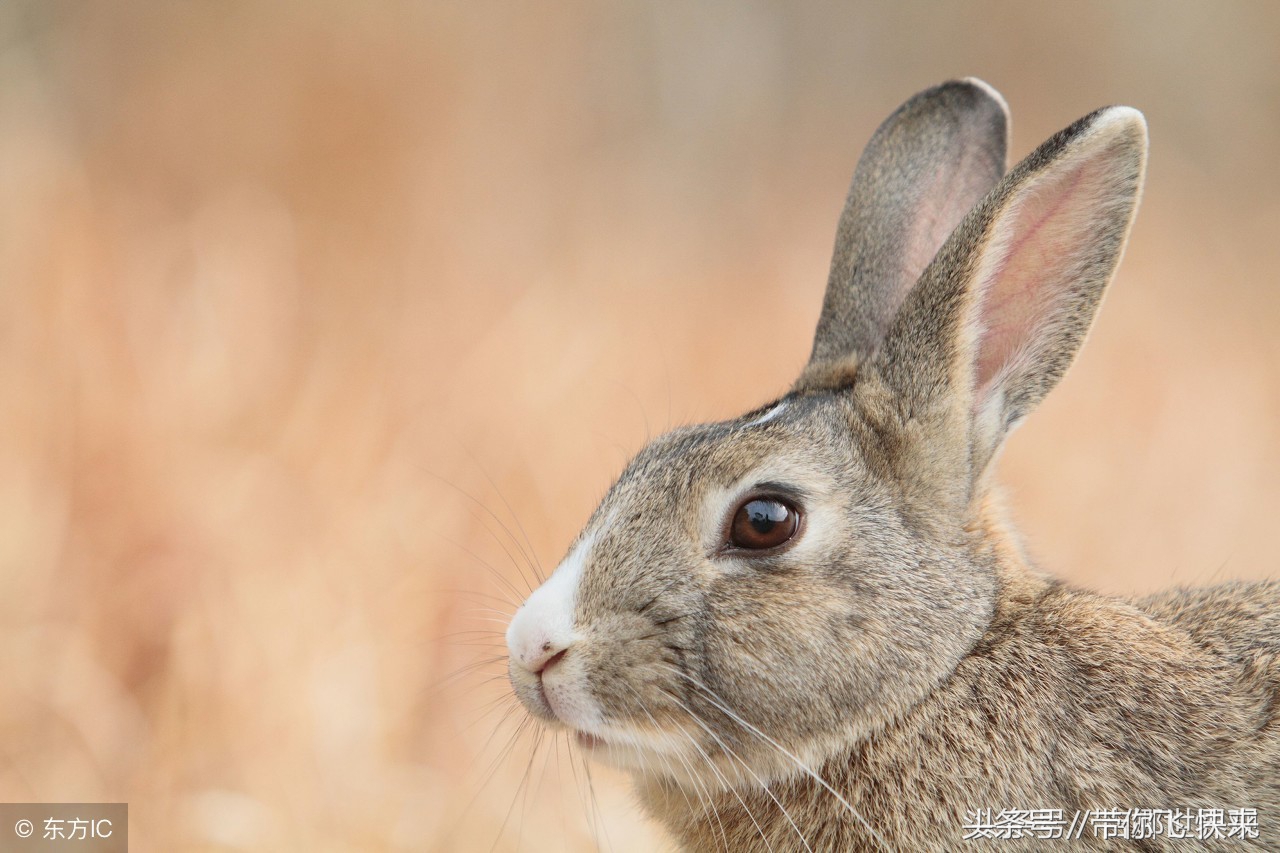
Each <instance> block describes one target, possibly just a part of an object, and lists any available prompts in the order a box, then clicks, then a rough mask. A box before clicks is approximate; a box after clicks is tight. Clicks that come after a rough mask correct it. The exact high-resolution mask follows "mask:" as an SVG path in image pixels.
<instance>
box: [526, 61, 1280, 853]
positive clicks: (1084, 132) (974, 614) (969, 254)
mask: <svg viewBox="0 0 1280 853" xmlns="http://www.w3.org/2000/svg"><path fill="white" fill-rule="evenodd" d="M1008 121H1009V119H1008V109H1007V107H1006V105H1005V102H1004V100H1003V98H1002V97H1001V96H1000V95H999V94H998V93H997V92H996V91H995V90H994V89H992V88H991V87H990V86H988V85H987V84H985V83H983V82H981V81H979V80H976V79H971V78H970V79H963V80H953V81H950V82H946V83H943V84H941V85H939V86H937V87H934V88H932V89H928V90H926V91H924V92H921V93H919V94H917V95H915V96H914V97H912V98H911V99H910V100H908V101H907V102H906V103H905V104H903V105H902V106H901V107H899V108H898V110H897V111H896V112H894V113H893V114H892V115H891V116H890V117H889V118H888V119H887V120H886V121H885V122H884V124H882V125H881V126H880V128H879V129H878V130H877V131H876V132H875V134H874V135H873V136H872V138H871V141H870V143H869V144H868V146H867V148H866V151H865V153H864V154H863V155H862V158H861V160H860V161H859V163H858V166H857V169H856V171H855V174H854V176H853V181H852V185H851V188H850V190H849V194H848V197H847V201H846V202H845V205H844V209H843V212H842V214H841V216H840V221H839V225H838V229H837V237H836V244H835V252H834V257H833V260H832V263H831V271H830V276H829V280H828V284H827V290H826V295H825V297H824V301H823V306H822V311H821V316H820V317H819V319H818V323H817V330H816V334H815V338H814V342H813V350H812V352H811V355H810V358H809V361H808V363H807V365H806V366H805V367H804V369H803V371H802V372H801V374H800V377H799V379H798V380H797V381H796V382H795V385H794V386H793V387H792V388H791V389H790V390H789V391H788V393H786V394H785V395H784V396H782V397H781V398H779V399H776V400H773V401H772V402H770V403H769V404H767V405H765V406H762V407H760V408H757V409H755V410H753V411H751V412H748V413H747V414H745V415H743V416H742V417H739V418H736V419H734V420H730V421H726V422H722V423H713V424H707V425H701V426H689V427H682V428H678V429H676V430H674V431H673V432H670V433H668V434H666V435H663V436H661V437H659V438H657V439H656V440H654V441H652V442H651V443H650V444H648V445H647V446H646V447H644V448H643V449H642V450H641V451H640V452H639V453H638V454H637V455H636V456H635V457H634V459H632V460H631V461H630V462H629V463H628V464H627V465H626V467H625V470H624V471H623V473H622V474H621V475H620V476H619V478H618V480H617V482H616V483H614V485H613V486H612V487H611V488H610V490H609V491H608V493H607V494H606V496H605V497H604V499H603V501H602V502H601V503H600V505H599V507H598V508H597V509H596V510H595V511H594V513H593V514H592V515H591V517H590V518H589V519H588V521H587V523H586V525H585V527H584V528H583V530H582V532H581V534H580V535H579V536H578V537H577V539H576V540H575V541H574V543H573V544H572V546H571V547H570V548H569V550H568V553H567V556H566V557H565V558H564V560H563V561H562V562H561V563H560V564H559V565H558V566H557V568H556V569H555V571H554V572H553V574H552V575H551V576H550V577H549V578H548V579H547V580H546V582H545V583H544V584H543V585H542V586H540V587H538V588H537V589H536V590H535V591H534V592H533V593H532V594H531V595H530V596H529V597H528V599H527V600H526V601H525V602H524V603H523V605H522V606H521V607H520V609H519V610H518V611H517V612H516V613H515V615H514V616H513V617H512V620H511V622H510V624H509V626H508V629H507V632H506V642H507V646H508V651H509V662H508V674H509V678H510V682H511V685H512V687H513V689H514V692H515V694H516V695H517V697H518V698H519V700H520V701H521V702H522V704H523V705H524V706H525V708H526V709H527V710H528V711H529V712H530V713H531V714H532V715H533V716H534V717H536V718H538V719H539V720H541V721H543V722H545V723H546V725H548V726H552V727H557V728H560V729H563V730H568V731H569V732H570V733H571V734H572V735H573V736H574V737H575V738H576V741H577V743H578V744H579V745H580V746H581V747H582V749H583V750H585V751H586V752H587V753H588V754H589V755H590V756H591V757H592V758H593V759H595V760H599V761H602V762H604V763H606V764H609V765H612V766H614V767H618V768H622V769H623V770H626V771H628V772H629V774H630V775H631V777H632V778H633V780H634V785H635V789H636V793H637V795H638V799H639V801H640V803H641V804H642V806H643V808H644V809H645V811H646V812H647V813H648V814H649V815H651V816H652V818H654V819H655V820H656V821H658V822H659V823H661V824H662V825H663V826H664V827H665V828H666V830H667V831H669V833H670V834H671V836H672V837H673V838H674V840H675V841H676V842H677V843H678V844H679V845H680V846H681V847H682V848H683V849H687V850H725V851H742V850H773V851H785V850H797V851H798V850H811V851H819V850H839V851H847V850H868V851H880V850H897V851H903V850H913V851H914V850H955V849H965V850H968V849H975V850H980V849H991V850H1002V851H1008V850H1019V849H1041V848H1044V847H1046V846H1047V847H1049V848H1050V849H1054V848H1063V849H1104V848H1106V849H1110V848H1111V847H1113V846H1115V845H1117V844H1120V845H1127V846H1129V847H1132V848H1133V849H1141V850H1164V849H1187V847H1188V846H1190V847H1194V848H1196V849H1216V848H1217V847H1221V848H1223V849H1233V850H1234V849H1241V847H1242V846H1243V847H1253V848H1255V849H1256V848H1262V849H1272V850H1280V582H1275V581H1272V582H1260V583H1229V584H1225V585H1222V586H1217V587H1213V588H1209V589H1179V590H1174V591H1170V592H1165V593H1161V594H1158V595H1153V596H1150V597H1147V598H1140V599H1134V600H1130V599H1124V598H1118V597H1113V596H1106V595H1101V594H1097V593H1094V592H1090V591H1087V590H1084V589H1078V588H1075V587H1072V586H1070V585H1068V584H1066V583H1064V582H1062V581H1060V580H1056V579H1054V578H1052V577H1049V576H1047V575H1046V574H1044V573H1042V572H1041V571H1040V570H1038V569H1037V568H1036V567H1035V566H1034V565H1033V564H1032V562H1031V560H1030V559H1029V558H1028V557H1027V555H1026V553H1025V551H1024V548H1023V546H1022V544H1021V541H1020V539H1019V537H1018V535H1017V533H1016V532H1015V531H1014V529H1013V528H1012V527H1011V525H1010V523H1009V522H1008V521H1007V520H1006V518H1005V513H1004V511H1003V510H1002V504H1001V499H1000V495H999V492H998V490H997V487H996V485H995V484H994V482H993V477H992V470H993V467H994V466H993V461H994V460H995V458H996V456H997V455H998V453H999V451H1000V448H1001V446H1002V444H1003V442H1004V440H1005V438H1006V436H1007V435H1008V434H1009V433H1010V431H1011V430H1012V429H1013V428H1014V427H1015V426H1017V425H1018V424H1020V423H1021V422H1022V420H1023V418H1025V417H1026V415H1027V414H1028V413H1029V412H1030V411H1031V410H1032V409H1033V408H1034V407H1035V405H1036V404H1037V403H1039V402H1040V400H1041V399H1042V398H1043V397H1044V396H1045V394H1047V393H1048V392H1049V390H1050V389H1051V388H1053V386H1054V385H1055V384H1056V383H1057V382H1058V380H1059V379H1061V378H1062V375H1063V373H1064V372H1065V371H1066V370H1067V368H1068V366H1069V365H1070V364H1071V362H1072V360H1073V358H1074V357H1075V354H1076V352H1077V351H1078V350H1079V348H1080V345H1081V344H1082V343H1083V341H1084V338H1085V336H1086V334H1087V332H1088V330H1089V327H1090V325H1091V323H1092V320H1093V317H1094V314H1095V312H1096V311H1097V308H1098V305H1099V303H1100V302H1101V300H1102V295H1103V292H1104V291H1105V290H1106V287H1107V284H1108V283H1109V281H1110V280H1111V278H1112V275H1113V273H1114V271H1115V269H1116V266H1117V264H1118V262H1119V258H1120V255H1121V253H1122V250H1123V248H1124V245H1125V242H1126V239H1127V237H1128V233H1129V229H1130V225H1131V223H1132V221H1133V217H1134V213H1135V211H1136V208H1137V203H1138V197H1139V194H1140V192H1141V189H1142V183H1143V177H1144V173H1145V165H1146V152H1147V130H1146V123H1145V120H1144V118H1143V116H1142V114H1141V113H1140V112H1138V111H1137V110H1134V109H1132V108H1128V107H1108V108H1104V109H1100V110H1098V111H1096V112H1093V113H1090V114H1089V115H1087V116H1085V117H1084V118H1081V119H1080V120H1079V121H1076V122H1075V123H1074V124H1072V125H1070V126H1069V127H1067V128H1066V129H1065V130H1062V131H1061V132H1059V133H1057V134H1056V135H1054V136H1053V137H1052V138H1050V139H1049V140H1048V141H1047V142H1045V143H1044V144H1043V145H1041V146H1040V147H1039V148H1038V149H1036V150H1035V151H1034V152H1033V153H1032V154H1031V155H1030V156H1028V157H1027V158H1026V159H1025V160H1023V161H1022V162H1021V163H1019V164H1018V165H1017V166H1016V167H1015V168H1013V170H1012V171H1009V172H1008V173H1007V174H1006V168H1005V163H1006V139H1007V136H1008ZM986 809H989V810H991V814H992V815H998V814H999V811H1000V810H1002V809H1021V810H1029V809H1056V810H1062V811H1061V814H1062V815H1064V817H1063V818H1062V820H1061V824H1066V822H1067V819H1068V818H1069V819H1070V820H1071V821H1072V822H1073V823H1072V825H1071V827H1069V828H1067V829H1065V830H1064V829H1062V827H1061V826H1059V830H1058V831H1057V833H1056V834H1057V835H1058V836H1060V837H1057V838H1053V837H1047V838H1046V837H1043V836H1040V837H1031V836H1029V835H1027V834H1025V833H1023V834H1021V835H1019V834H1018V833H1011V836H1012V837H1007V838H1001V837H995V836H993V835H992V834H984V833H983V832H981V831H980V830H981V821H980V820H978V819H977V818H975V815H980V814H982V810H986ZM1099 809H1115V810H1122V811H1125V812H1126V813H1127V810H1131V809H1160V810H1174V809H1179V810H1189V811H1188V812H1186V813H1191V814H1196V813H1197V811H1196V810H1198V809H1224V810H1228V811H1230V812H1231V813H1232V814H1238V815H1242V816H1244V817H1243V818H1242V820H1243V823H1242V824H1240V825H1238V826H1236V829H1237V830H1238V833H1237V834H1238V835H1240V836H1242V837H1237V838H1233V839H1230V840H1228V839H1225V838H1215V837H1212V836H1213V835H1214V834H1215V833H1214V832H1213V831H1209V832H1208V833H1206V835H1207V836H1210V837H1205V838H1202V839H1196V837H1195V833H1194V832H1193V833H1191V839H1192V840H1189V841H1184V840H1181V839H1180V838H1179V837H1176V836H1177V835H1179V834H1185V830H1186V829H1187V827H1186V826H1185V825H1183V824H1179V825H1178V826H1176V827H1175V825H1174V823H1173V817H1170V816H1169V815H1167V814H1160V815H1158V818H1159V821H1158V823H1159V825H1158V827H1157V828H1156V829H1155V830H1152V829H1150V827H1148V829H1147V830H1145V831H1135V832H1133V833H1127V832H1126V835H1127V836H1128V837H1125V835H1120V834H1119V833H1113V834H1112V837H1110V838H1108V837H1106V836H1107V833H1106V832H1105V831H1104V832H1099V830H1098V824H1096V823H1093V824H1090V825H1089V830H1088V831H1084V827H1085V826H1086V823H1085V819H1086V818H1087V815H1088V813H1089V810H1095V811H1094V814H1095V816H1096V810H1099ZM1237 810H1238V811H1237ZM1248 810H1256V811H1254V812H1253V813H1252V814H1253V816H1254V817H1255V818H1256V824H1255V825H1254V830H1255V831H1252V832H1251V831H1248V829H1249V827H1248V824H1249V823H1250V821H1249V820H1248V814H1249V812H1248ZM1048 814H1051V815H1056V814H1058V813H1056V812H1050V813H1048ZM1082 815H1083V816H1082ZM1077 817H1080V818H1081V820H1080V822H1079V824H1078V825H1079V827H1080V829H1076V824H1075V823H1074V821H1075V819H1076V818H1077ZM1182 817H1185V813H1184V814H1183V815H1182ZM1184 823H1185V821H1184ZM1242 827H1243V828H1242ZM966 828H967V829H966ZM1175 829H1176V830H1177V832H1175ZM1048 834H1049V835H1052V834H1054V833H1053V832H1050V833H1048Z"/></svg>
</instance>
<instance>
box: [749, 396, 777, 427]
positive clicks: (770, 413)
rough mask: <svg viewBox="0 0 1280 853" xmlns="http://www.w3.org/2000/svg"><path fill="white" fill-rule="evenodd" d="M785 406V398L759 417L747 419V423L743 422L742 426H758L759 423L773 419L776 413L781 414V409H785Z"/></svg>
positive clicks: (765, 422)
mask: <svg viewBox="0 0 1280 853" xmlns="http://www.w3.org/2000/svg"><path fill="white" fill-rule="evenodd" d="M786 408H787V401H786V400H783V401H782V402H781V403H779V404H778V405H776V406H774V407H773V408H772V409H770V410H769V411H767V412H765V413H764V414H763V415H761V416H760V417H758V418H756V419H755V420H753V421H748V422H747V423H745V424H743V425H742V426H743V428H744V429H745V428H747V427H755V426H760V425H761V424H767V423H768V422H769V421H771V420H773V419H774V418H776V417H777V416H778V415H780V414H782V413H783V411H785V410H786Z"/></svg>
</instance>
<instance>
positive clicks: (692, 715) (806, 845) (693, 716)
mask: <svg viewBox="0 0 1280 853" xmlns="http://www.w3.org/2000/svg"><path fill="white" fill-rule="evenodd" d="M663 692H664V693H665V692H666V691H663ZM666 695H667V697H668V698H670V699H671V701H673V702H675V703H676V704H677V705H679V706H680V707H681V708H683V709H684V711H685V713H686V714H688V715H689V717H690V719H692V720H693V721H694V722H695V723H697V724H698V725H699V726H701V727H702V729H703V731H705V732H706V733H707V734H708V735H710V736H711V737H712V739H713V740H715V742H716V743H717V744H719V745H720V748H721V749H723V750H724V751H725V752H726V753H728V754H729V755H730V756H731V757H733V758H734V759H736V760H737V762H738V763H739V764H741V765H742V769H743V770H746V771H747V772H748V773H750V774H751V778H753V779H755V780H756V783H757V784H759V785H760V787H761V788H762V789H764V792H765V793H766V794H768V795H769V799H771V800H773V802H774V803H775V804H776V805H777V806H778V808H779V809H781V810H782V814H783V816H784V817H785V818H786V819H787V823H789V824H791V828H792V829H794V830H795V832H796V835H797V836H799V838H800V843H801V844H803V845H804V849H805V850H808V851H809V853H813V848H811V847H810V846H809V842H808V841H807V840H805V837H804V833H803V832H801V831H800V827H799V826H797V825H796V822H795V821H794V820H792V818H791V813H790V812H788V811H787V807H786V806H784V805H783V804H782V801H781V800H779V799H778V798H777V797H776V796H775V795H774V793H773V791H772V790H770V788H769V785H768V784H767V783H766V782H765V781H764V780H763V779H761V778H760V776H759V775H757V774H756V772H755V771H754V770H752V769H751V766H750V765H749V764H747V762H746V761H745V760H743V758H742V756H740V755H739V754H738V753H737V752H735V751H734V750H733V748H732V747H730V746H729V744H727V743H725V742H724V739H723V738H721V737H720V736H719V735H717V734H716V733H715V732H714V731H712V730H711V728H710V726H708V725H707V724H706V723H705V722H703V720H702V719H701V718H700V717H699V716H698V714H696V713H695V712H694V710H693V709H692V708H690V707H689V706H688V705H686V704H684V703H683V702H681V701H680V700H679V699H678V698H677V697H676V696H674V695H673V694H671V693H667V694H666Z"/></svg>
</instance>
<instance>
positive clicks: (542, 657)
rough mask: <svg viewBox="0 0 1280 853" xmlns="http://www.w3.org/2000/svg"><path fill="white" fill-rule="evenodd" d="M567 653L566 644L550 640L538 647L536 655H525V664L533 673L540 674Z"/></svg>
mask: <svg viewBox="0 0 1280 853" xmlns="http://www.w3.org/2000/svg"><path fill="white" fill-rule="evenodd" d="M568 653H569V647H568V646H562V645H557V644H555V643H552V642H550V641H547V642H545V643H543V644H542V645H541V646H540V647H539V648H538V653H537V654H536V655H529V656H526V657H525V666H526V667H528V668H529V671H530V672H532V673H533V674H534V675H541V674H542V673H543V672H545V671H546V670H548V669H550V668H551V667H553V666H555V665H556V664H558V663H559V662H560V661H561V660H563V659H564V656H565V655H566V654H568Z"/></svg>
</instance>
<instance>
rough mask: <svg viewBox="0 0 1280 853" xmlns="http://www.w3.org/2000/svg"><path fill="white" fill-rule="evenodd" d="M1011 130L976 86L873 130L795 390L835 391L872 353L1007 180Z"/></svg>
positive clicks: (993, 95)
mask: <svg viewBox="0 0 1280 853" xmlns="http://www.w3.org/2000/svg"><path fill="white" fill-rule="evenodd" d="M1008 126H1009V114H1008V108H1007V107H1006V106H1005V102H1004V99H1003V98H1001V97H1000V95H999V93H997V92H996V91H995V90H994V89H992V88H991V87H990V86H988V85H987V84H986V83H983V82H982V81H980V80H975V79H966V80H953V81H950V82H947V83H943V84H942V85H940V86H936V87H934V88H932V89H927V90H925V91H923V92H921V93H920V94H918V95H916V96H915V97H913V98H911V100H909V101H907V102H906V103H905V104H903V105H902V106H901V107H899V108H898V109H897V111H896V112H894V113H893V115H891V116H889V118H887V119H886V120H885V122H884V124H882V125H880V127H879V129H878V130H876V132H875V134H874V135H873V136H872V137H871V141H870V142H869V143H868V144H867V148H866V151H864V152H863V154H862V158H861V159H860V160H859V161H858V168H857V170H856V171H855V172H854V175H853V181H852V183H851V185H850V187H849V195H848V197H847V198H846V200H845V204H844V211H843V212H842V213H841V215H840V224H839V226H838V227H837V230H836V245H835V253H834V256H833V257H832V259H831V273H830V276H829V278H828V281H827V293H826V297H825V299H824V300H823V304H822V315H821V317H820V318H819V320H818V329H817V333H816V334H815V336H814V342H813V354H812V356H811V357H810V361H809V366H808V367H807V368H806V369H805V373H804V375H803V376H802V377H801V379H800V381H799V382H798V383H797V387H798V388H799V387H804V388H808V387H815V386H831V385H835V386H838V385H840V384H842V382H841V376H842V375H844V376H845V377H846V378H847V376H848V375H850V374H851V373H852V368H853V367H856V364H857V362H858V361H859V360H863V359H866V358H867V357H869V356H870V355H871V353H873V352H874V351H875V350H876V348H877V347H878V346H879V344H880V341H881V339H882V338H883V336H884V331H885V328H886V327H887V326H888V324H889V322H890V321H891V320H892V319H893V316H894V314H895V313H896V312H897V310H898V308H899V306H900V305H901V304H902V300H903V298H904V297H905V296H906V294H907V291H908V290H910V288H911V286H912V285H913V284H915V282H916V280H917V279H918V278H919V277H920V274H921V272H923V271H924V268H925V266H926V265H927V264H928V263H929V261H930V259H932V258H933V256H934V253H935V252H937V251H938V247H940V246H941V245H942V243H943V241H944V240H946V239H947V235H949V234H950V233H951V232H952V230H953V229H954V228H955V227H956V225H957V224H958V223H959V222H960V220H961V218H962V217H963V216H964V215H965V214H966V213H968V212H969V210H970V209H971V208H972V207H973V206H974V205H975V204H977V203H978V202H979V201H980V200H981V199H982V198H983V196H985V195H986V194H987V192H988V191H990V190H991V188H992V187H993V186H995V184H996V182H997V181H998V180H1000V176H1001V175H1003V174H1004V169H1005V158H1006V150H1007V138H1008ZM842 366H843V368H844V369H841V368H842Z"/></svg>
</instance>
